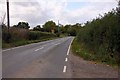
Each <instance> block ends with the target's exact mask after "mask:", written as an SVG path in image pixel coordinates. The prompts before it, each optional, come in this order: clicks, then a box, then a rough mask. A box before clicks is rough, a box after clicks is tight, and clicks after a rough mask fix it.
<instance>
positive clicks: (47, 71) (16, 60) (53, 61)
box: [2, 37, 73, 78]
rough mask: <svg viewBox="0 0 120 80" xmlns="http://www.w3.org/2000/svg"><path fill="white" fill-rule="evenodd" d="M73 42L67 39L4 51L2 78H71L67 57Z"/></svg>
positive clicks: (70, 38)
mask: <svg viewBox="0 0 120 80" xmlns="http://www.w3.org/2000/svg"><path fill="white" fill-rule="evenodd" d="M72 40H73V37H66V38H60V39H55V40H49V41H44V42H40V43H34V44H29V45H25V46H20V47H15V48H10V49H6V50H3V51H2V53H3V54H2V64H3V65H2V70H3V71H2V77H3V78H70V77H71V70H70V69H71V68H70V65H69V64H68V63H69V62H68V58H67V56H68V55H69V49H70V44H71V42H72ZM66 73H67V74H66Z"/></svg>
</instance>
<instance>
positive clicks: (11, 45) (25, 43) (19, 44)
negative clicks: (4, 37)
mask: <svg viewBox="0 0 120 80" xmlns="http://www.w3.org/2000/svg"><path fill="white" fill-rule="evenodd" d="M57 38H58V37H53V38H43V39H39V40H20V41H16V42H11V43H6V42H2V48H3V49H7V48H12V47H17V46H22V45H27V44H31V43H38V42H42V41H47V40H53V39H57Z"/></svg>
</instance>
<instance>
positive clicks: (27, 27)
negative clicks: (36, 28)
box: [13, 22, 30, 29]
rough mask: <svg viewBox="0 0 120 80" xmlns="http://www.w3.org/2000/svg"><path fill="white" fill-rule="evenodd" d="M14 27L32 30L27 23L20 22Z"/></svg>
mask: <svg viewBox="0 0 120 80" xmlns="http://www.w3.org/2000/svg"><path fill="white" fill-rule="evenodd" d="M13 27H17V28H23V29H29V28H30V26H29V24H28V23H27V22H19V23H18V24H17V25H14V26H13Z"/></svg>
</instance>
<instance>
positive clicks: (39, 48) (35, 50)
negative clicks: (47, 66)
mask: <svg viewBox="0 0 120 80" xmlns="http://www.w3.org/2000/svg"><path fill="white" fill-rule="evenodd" d="M43 48H44V47H41V48H39V49H36V50H35V51H38V50H40V49H43Z"/></svg>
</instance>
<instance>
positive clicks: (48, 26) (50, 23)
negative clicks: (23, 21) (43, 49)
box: [43, 21, 57, 32]
mask: <svg viewBox="0 0 120 80" xmlns="http://www.w3.org/2000/svg"><path fill="white" fill-rule="evenodd" d="M56 28H57V27H56V24H55V22H53V21H48V22H46V23H45V24H44V25H43V29H44V31H46V32H52V30H53V31H54V32H55V29H56Z"/></svg>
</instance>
